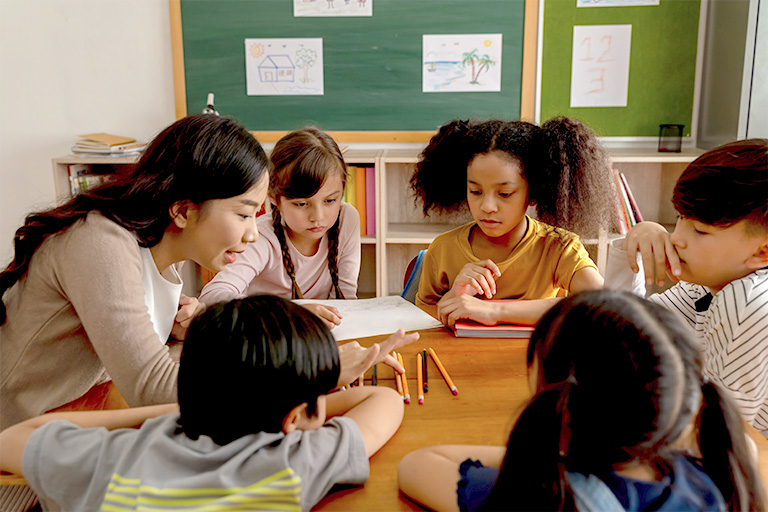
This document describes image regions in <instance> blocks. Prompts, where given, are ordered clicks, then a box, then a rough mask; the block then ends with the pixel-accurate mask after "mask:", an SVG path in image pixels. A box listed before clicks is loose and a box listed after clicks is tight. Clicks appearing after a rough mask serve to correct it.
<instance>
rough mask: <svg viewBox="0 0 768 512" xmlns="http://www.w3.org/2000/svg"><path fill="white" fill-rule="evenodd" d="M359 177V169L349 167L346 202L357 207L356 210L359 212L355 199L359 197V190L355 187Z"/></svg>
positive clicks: (345, 191) (345, 189)
mask: <svg viewBox="0 0 768 512" xmlns="http://www.w3.org/2000/svg"><path fill="white" fill-rule="evenodd" d="M356 177H357V168H356V167H352V166H351V165H348V166H347V186H346V187H345V188H344V195H345V196H346V197H345V200H346V201H347V202H348V203H349V204H351V205H352V206H354V207H355V209H356V210H358V211H359V209H358V208H357V198H356V197H355V196H356V195H357V188H356V185H355V178H356Z"/></svg>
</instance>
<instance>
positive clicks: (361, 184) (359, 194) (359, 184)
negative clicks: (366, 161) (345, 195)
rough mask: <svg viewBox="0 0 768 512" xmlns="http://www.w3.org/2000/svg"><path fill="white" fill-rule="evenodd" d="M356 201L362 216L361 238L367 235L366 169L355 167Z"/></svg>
mask: <svg viewBox="0 0 768 512" xmlns="http://www.w3.org/2000/svg"><path fill="white" fill-rule="evenodd" d="M355 173H356V176H355V199H356V204H357V211H358V213H359V214H360V236H365V235H366V230H365V228H366V226H367V225H368V224H367V222H368V221H367V217H366V213H367V209H366V204H365V199H366V197H365V167H355Z"/></svg>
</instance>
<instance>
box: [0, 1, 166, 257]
mask: <svg viewBox="0 0 768 512" xmlns="http://www.w3.org/2000/svg"><path fill="white" fill-rule="evenodd" d="M0 98H2V99H1V100H0V105H1V106H0V108H1V109H2V113H0V265H2V267H3V268H4V267H5V265H6V264H7V263H8V262H9V260H10V258H11V256H12V239H13V233H14V231H15V230H16V228H18V226H19V225H20V224H21V222H22V221H23V218H24V216H25V215H26V214H27V213H28V212H30V211H32V210H34V209H40V208H46V207H48V206H50V205H51V204H52V203H53V201H54V188H53V178H52V167H51V159H52V158H54V157H57V156H63V155H66V154H68V153H69V148H70V147H71V146H72V143H73V141H74V139H75V137H76V135H77V134H83V133H90V132H101V131H104V132H110V133H117V134H121V135H128V136H131V137H135V138H147V137H151V136H152V135H153V134H154V133H156V132H157V131H159V130H160V129H162V128H163V127H165V126H166V125H168V124H170V123H171V122H173V121H174V119H175V113H174V107H173V77H172V71H171V42H170V20H169V11H168V0H66V1H63V0H1V1H0Z"/></svg>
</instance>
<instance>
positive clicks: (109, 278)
mask: <svg viewBox="0 0 768 512" xmlns="http://www.w3.org/2000/svg"><path fill="white" fill-rule="evenodd" d="M269 166H270V163H269V160H268V159H267V157H266V154H265V153H264V151H263V149H262V148H261V146H260V145H259V143H258V142H257V141H256V139H254V138H253V136H252V135H251V134H250V133H249V132H248V131H247V130H246V129H245V128H243V127H242V126H240V125H239V124H237V123H236V122H234V121H231V120H228V119H225V118H223V117H218V116H213V115H195V116H190V117H186V118H183V119H180V120H178V121H176V122H175V123H173V124H172V125H171V126H169V127H167V128H166V129H164V130H163V131H162V132H161V133H160V134H159V135H158V136H157V137H156V138H155V139H154V140H153V141H152V143H151V144H150V145H149V146H148V147H147V149H146V151H145V153H144V154H143V155H142V157H141V159H140V160H139V162H138V163H137V164H136V165H135V167H134V168H133V169H132V171H131V172H130V173H129V174H127V175H125V176H121V177H118V179H117V180H116V181H114V182H110V183H108V184H106V185H104V186H102V187H100V188H98V189H95V190H93V191H88V192H86V193H83V194H80V195H77V196H76V197H74V198H72V199H71V200H70V201H68V202H67V203H65V204H63V205H61V206H59V207H57V208H53V209H51V210H47V211H44V212H39V213H33V214H31V215H29V216H28V217H27V218H26V220H25V221H24V225H23V226H21V227H20V228H19V229H18V230H17V231H16V235H15V238H14V248H15V253H14V258H13V261H11V263H10V264H9V265H8V266H7V267H6V268H5V270H3V271H2V273H0V295H1V296H2V304H0V321H1V322H2V324H1V325H0V340H1V341H0V350H2V353H3V357H2V359H0V409H2V419H1V420H0V429H4V428H6V427H8V426H9V425H12V424H14V423H17V422H19V421H22V420H24V419H27V418H31V417H33V416H37V415H39V414H41V413H43V412H46V411H50V410H51V409H55V408H59V407H61V406H64V405H65V404H67V403H69V402H71V401H73V400H76V399H78V398H79V397H82V396H83V395H84V394H85V393H87V392H88V391H89V390H90V389H91V388H93V387H95V386H97V385H101V384H104V383H106V382H107V381H109V380H110V379H111V380H112V381H113V383H114V385H115V387H116V388H117V390H118V391H119V393H120V395H122V397H123V398H124V399H125V401H126V402H127V403H128V404H129V405H131V406H138V405H148V404H156V403H167V402H173V401H175V400H176V380H177V374H178V358H177V357H174V356H172V353H171V351H170V350H169V347H168V346H167V345H166V342H167V341H169V338H170V339H174V338H175V339H177V340H181V339H184V337H185V335H186V329H187V327H188V325H189V322H191V320H192V318H193V317H194V316H195V315H196V314H198V313H199V311H200V310H201V309H202V307H201V305H200V304H199V303H198V302H197V300H195V299H189V298H187V297H184V296H183V295H182V294H181V288H182V282H181V277H180V275H179V272H178V268H177V264H178V263H180V262H182V261H184V260H192V261H195V262H196V263H198V264H199V265H201V266H203V267H206V268H208V269H211V270H214V271H218V270H222V269H223V268H224V267H225V266H226V265H228V264H229V263H231V262H232V261H234V260H235V257H236V256H235V255H236V254H238V253H240V252H242V251H243V250H244V249H245V247H246V246H247V245H248V243H250V242H253V241H255V240H256V239H257V238H258V232H257V230H256V221H255V216H256V213H257V212H258V211H259V209H260V208H261V206H262V204H263V203H264V201H265V199H266V193H267V184H268V170H269ZM176 347H177V348H180V345H179V344H177V345H176Z"/></svg>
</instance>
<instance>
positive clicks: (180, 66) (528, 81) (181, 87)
mask: <svg viewBox="0 0 768 512" xmlns="http://www.w3.org/2000/svg"><path fill="white" fill-rule="evenodd" d="M538 8H539V7H538V0H525V15H524V34H523V58H522V70H521V71H522V78H521V88H520V89H521V97H520V118H521V119H525V120H533V117H534V99H535V81H536V44H537V30H538ZM169 9H170V22H171V46H172V56H173V78H174V99H175V109H176V117H177V119H178V118H181V117H184V116H186V115H187V98H186V79H185V69H184V40H183V27H182V15H181V0H169ZM252 133H253V134H254V135H255V136H256V137H257V138H258V139H259V140H260V141H262V142H275V141H277V140H278V139H279V138H280V137H281V136H282V135H284V134H285V133H286V131H279V130H275V131H253V132H252ZM329 133H330V134H331V136H333V137H334V138H335V139H336V140H337V141H339V142H366V143H367V142H372V143H378V142H396V143H408V142H426V141H428V140H429V138H430V137H431V136H432V135H433V134H434V132H433V131H407V130H404V131H391V130H389V131H377V130H371V131H368V130H366V131H329Z"/></svg>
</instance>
